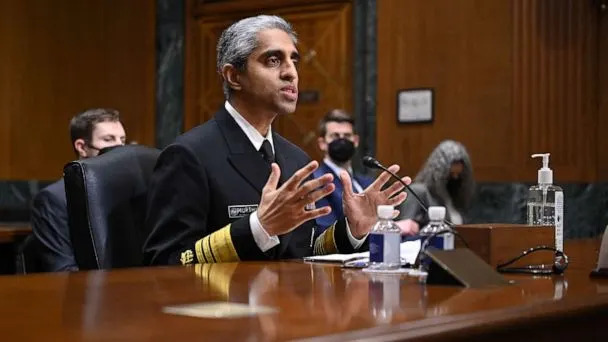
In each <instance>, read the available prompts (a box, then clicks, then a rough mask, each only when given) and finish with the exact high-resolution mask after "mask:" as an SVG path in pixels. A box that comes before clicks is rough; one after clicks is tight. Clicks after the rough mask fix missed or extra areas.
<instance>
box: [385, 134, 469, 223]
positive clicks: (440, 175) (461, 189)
mask: <svg viewBox="0 0 608 342" xmlns="http://www.w3.org/2000/svg"><path fill="white" fill-rule="evenodd" d="M410 188H411V189H412V190H413V191H414V192H416V194H417V195H418V196H419V197H420V198H421V199H422V201H423V202H424V203H425V204H426V205H427V206H429V207H430V206H443V207H445V208H446V217H445V218H446V219H447V220H448V221H450V222H452V223H453V224H463V223H465V222H466V218H465V216H464V214H465V211H466V209H467V208H468V206H469V204H470V202H471V198H472V197H473V193H474V191H475V181H474V179H473V168H472V166H471V159H470V157H469V154H468V153H467V150H466V148H465V147H464V145H462V144H461V143H459V142H457V141H453V140H445V141H443V142H441V143H440V144H439V146H437V147H436V148H435V150H433V152H432V153H431V155H430V156H429V157H428V159H427V161H426V163H425V164H424V166H423V167H422V170H420V172H419V173H418V174H417V175H416V178H415V179H414V182H413V183H412V184H411V185H410ZM408 198H409V197H408ZM397 209H399V211H400V213H399V216H398V218H397V220H398V222H397V224H398V225H399V226H400V227H401V232H402V233H404V234H406V233H411V232H417V231H418V230H419V229H420V228H422V227H424V226H425V225H427V224H428V222H429V218H428V215H427V213H426V212H425V211H424V209H423V208H422V207H421V206H420V204H419V203H418V201H415V200H408V201H407V202H404V203H402V204H401V206H400V207H399V208H397Z"/></svg>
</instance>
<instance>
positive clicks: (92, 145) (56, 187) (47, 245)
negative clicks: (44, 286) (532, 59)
mask: <svg viewBox="0 0 608 342" xmlns="http://www.w3.org/2000/svg"><path fill="white" fill-rule="evenodd" d="M70 137H71V140H72V148H73V149H74V153H75V154H76V156H77V157H78V159H85V158H90V157H95V156H97V155H98V154H99V153H100V150H104V151H105V149H106V148H108V147H112V146H117V145H124V144H125V139H126V134H125V129H124V128H123V126H122V123H121V122H120V116H119V113H118V111H117V110H114V109H106V108H97V109H89V110H87V111H85V112H83V113H80V114H78V115H76V116H74V117H73V118H72V120H71V121H70ZM31 223H32V232H33V234H34V238H35V239H34V240H35V246H36V249H37V252H38V253H37V254H38V260H39V264H40V268H41V270H40V271H45V272H57V271H78V266H77V265H76V260H75V259H74V252H73V249H72V244H71V242H70V232H69V228H68V208H67V202H66V195H65V186H64V182H63V178H61V179H60V180H58V181H57V182H55V183H53V184H51V185H49V186H47V187H46V188H44V189H42V190H40V192H39V193H38V194H37V195H36V197H34V201H33V203H32V217H31Z"/></svg>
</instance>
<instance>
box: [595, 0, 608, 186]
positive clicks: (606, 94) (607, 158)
mask: <svg viewBox="0 0 608 342" xmlns="http://www.w3.org/2000/svg"><path fill="white" fill-rule="evenodd" d="M604 3H606V4H607V5H608V3H607V2H606V1H604ZM598 42H599V46H600V47H599V49H600V52H599V54H598V56H599V57H598V61H599V66H598V67H599V77H598V82H599V92H598V102H599V113H598V117H599V124H598V126H597V132H598V134H597V138H598V144H597V145H598V150H597V160H598V179H599V180H601V181H608V9H605V10H604V11H603V12H602V14H601V17H600V30H599V34H598Z"/></svg>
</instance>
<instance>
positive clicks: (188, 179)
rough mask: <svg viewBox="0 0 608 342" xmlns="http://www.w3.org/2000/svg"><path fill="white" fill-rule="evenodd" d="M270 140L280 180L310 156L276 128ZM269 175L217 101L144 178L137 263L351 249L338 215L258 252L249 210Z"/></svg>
mask: <svg viewBox="0 0 608 342" xmlns="http://www.w3.org/2000/svg"><path fill="white" fill-rule="evenodd" d="M273 141H274V148H275V155H276V161H277V163H278V164H279V166H280V168H281V182H284V181H285V180H287V179H288V178H289V177H290V176H291V175H293V173H294V172H295V171H296V170H298V169H299V168H301V167H303V166H304V165H306V164H307V163H308V162H309V160H310V159H309V157H308V156H307V155H306V154H305V153H304V152H303V151H302V150H301V149H300V148H298V147H297V146H295V145H293V144H292V143H290V142H289V141H287V140H285V139H284V138H283V137H281V136H280V135H278V134H276V133H273ZM269 175H270V168H269V166H268V164H266V162H265V161H264V160H263V158H262V156H261V154H260V153H259V152H258V151H256V150H255V148H254V147H253V145H252V144H251V142H250V141H249V139H248V138H247V136H246V135H245V133H244V132H243V131H242V130H241V128H240V127H239V126H238V125H237V123H236V121H234V119H233V118H232V117H231V116H230V114H229V113H228V112H227V111H226V110H225V109H224V108H223V107H222V109H221V110H219V111H218V112H217V113H216V114H215V117H214V119H212V120H209V121H208V122H206V123H205V124H203V125H201V126H198V127H196V128H194V129H192V130H190V131H189V132H186V133H185V134H183V135H181V136H180V137H178V138H177V140H176V142H175V143H173V144H171V145H169V146H168V147H167V148H166V149H165V150H164V151H163V152H162V153H161V155H160V157H159V159H158V161H157V164H156V167H155V170H154V173H153V175H152V178H151V182H150V189H149V193H148V211H147V218H146V226H147V227H148V229H149V230H150V232H151V233H150V235H149V237H148V239H147V241H146V242H145V244H144V258H145V262H146V263H148V264H176V263H179V262H181V263H182V264H188V263H197V262H198V263H207V262H227V261H235V260H273V259H285V258H300V257H303V256H308V255H312V254H313V251H314V253H316V254H321V253H333V252H336V251H337V250H340V251H341V252H343V253H349V252H352V251H353V248H352V245H351V244H350V241H349V240H348V237H347V235H346V225H345V224H344V222H343V221H342V222H339V223H337V224H336V225H334V226H332V227H330V228H331V229H328V230H327V231H326V232H325V233H324V234H321V235H319V233H318V229H317V230H315V223H314V221H309V222H306V223H304V224H303V225H301V226H300V227H298V228H296V229H295V230H293V231H292V232H290V233H288V234H285V235H282V236H279V239H280V242H281V243H280V244H279V245H278V246H275V247H274V248H272V249H270V250H269V251H267V252H265V253H264V252H262V251H261V250H260V248H259V247H258V246H257V245H256V243H255V240H254V239H253V235H252V233H251V228H250V226H249V216H250V214H251V212H253V210H255V209H257V205H258V204H259V202H260V198H261V194H262V188H263V187H264V185H265V184H266V181H267V180H268V176H269ZM315 232H316V233H315ZM334 233H335V234H334Z"/></svg>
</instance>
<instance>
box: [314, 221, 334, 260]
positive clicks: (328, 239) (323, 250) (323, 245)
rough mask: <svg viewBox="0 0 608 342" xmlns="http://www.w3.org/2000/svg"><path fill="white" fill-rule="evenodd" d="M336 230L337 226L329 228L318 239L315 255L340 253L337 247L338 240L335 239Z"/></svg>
mask: <svg viewBox="0 0 608 342" xmlns="http://www.w3.org/2000/svg"><path fill="white" fill-rule="evenodd" d="M335 230H336V226H335V224H333V225H332V226H331V227H329V228H327V230H325V231H324V232H323V234H321V236H319V237H318V238H317V240H316V241H315V248H314V254H315V255H324V254H332V253H336V252H337V251H338V247H337V246H336V240H335V238H334V232H335Z"/></svg>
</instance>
